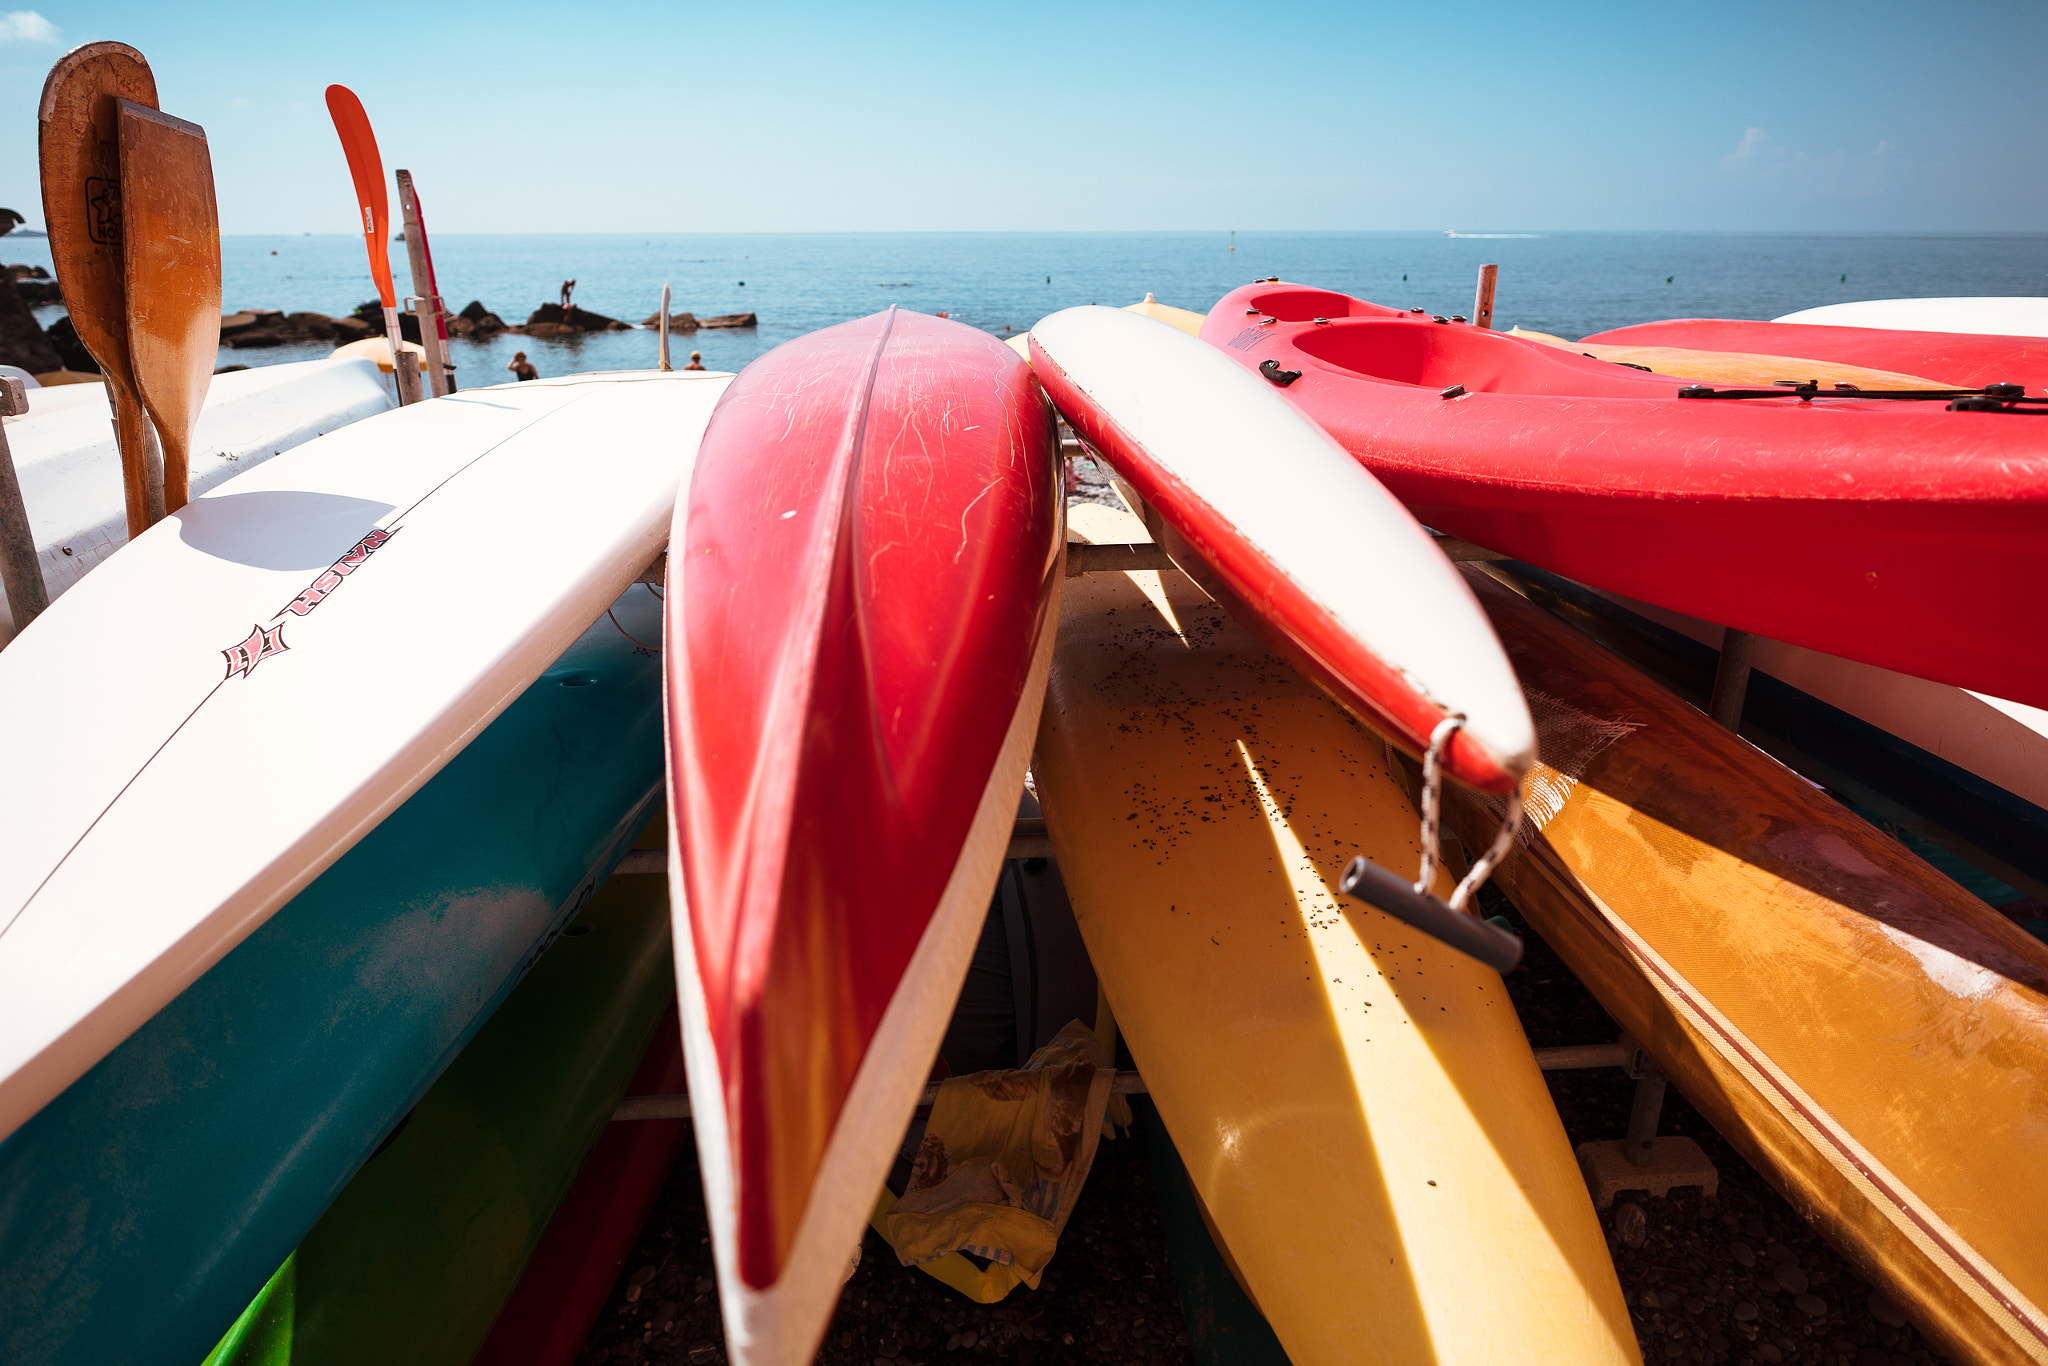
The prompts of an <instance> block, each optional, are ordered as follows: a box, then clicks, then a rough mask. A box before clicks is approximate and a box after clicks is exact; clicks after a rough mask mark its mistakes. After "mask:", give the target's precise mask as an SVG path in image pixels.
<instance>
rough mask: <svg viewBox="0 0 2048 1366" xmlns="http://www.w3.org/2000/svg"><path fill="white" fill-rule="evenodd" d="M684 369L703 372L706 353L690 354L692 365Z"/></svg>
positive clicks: (693, 352) (695, 352) (696, 352)
mask: <svg viewBox="0 0 2048 1366" xmlns="http://www.w3.org/2000/svg"><path fill="white" fill-rule="evenodd" d="M683 368H684V369H685V370H702V369H703V368H704V353H703V352H702V351H692V352H691V353H690V363H689V364H688V365H685V366H684V367H683Z"/></svg>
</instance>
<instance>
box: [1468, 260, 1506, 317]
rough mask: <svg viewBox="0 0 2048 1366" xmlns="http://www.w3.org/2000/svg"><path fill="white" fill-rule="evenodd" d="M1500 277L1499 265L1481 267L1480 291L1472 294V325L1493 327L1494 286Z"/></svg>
mask: <svg viewBox="0 0 2048 1366" xmlns="http://www.w3.org/2000/svg"><path fill="white" fill-rule="evenodd" d="M1499 278H1500V267H1499V266H1481V267H1480V268H1479V292H1478V293H1477V294H1474V295H1473V296H1472V325H1473V326H1474V327H1484V328H1488V329H1491V328H1492V326H1493V286H1494V283H1495V281H1497V280H1498V279H1499Z"/></svg>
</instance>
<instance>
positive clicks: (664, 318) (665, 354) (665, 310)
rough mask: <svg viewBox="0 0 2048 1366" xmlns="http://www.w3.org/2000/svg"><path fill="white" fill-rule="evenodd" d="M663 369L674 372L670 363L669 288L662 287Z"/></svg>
mask: <svg viewBox="0 0 2048 1366" xmlns="http://www.w3.org/2000/svg"><path fill="white" fill-rule="evenodd" d="M661 368H662V369H664V370H673V369H675V367H674V366H673V365H670V364H669V363H668V286H667V285H663V286H662V287H661Z"/></svg>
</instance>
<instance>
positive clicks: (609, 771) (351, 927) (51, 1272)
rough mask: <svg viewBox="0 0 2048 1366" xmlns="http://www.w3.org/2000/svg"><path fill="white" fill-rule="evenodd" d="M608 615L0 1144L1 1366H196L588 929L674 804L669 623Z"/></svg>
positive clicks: (628, 600) (632, 605)
mask: <svg viewBox="0 0 2048 1366" xmlns="http://www.w3.org/2000/svg"><path fill="white" fill-rule="evenodd" d="M614 612H615V614H616V616H617V619H618V624H617V625H614V623H613V622H612V620H611V619H609V618H608V617H600V618H599V619H598V621H597V622H596V624H595V625H593V626H592V627H591V628H590V629H589V630H588V631H586V632H585V633H584V634H583V635H582V637H581V638H579V639H578V640H577V641H576V642H575V643H574V644H573V645H571V646H570V647H569V649H568V650H566V651H565V652H564V653H563V654H562V655H561V657H560V658H559V659H558V660H557V661H556V662H555V663H554V664H553V665H552V666H550V667H549V668H548V669H547V670H546V671H545V672H544V673H543V674H542V675H541V677H540V678H539V679H538V680H537V681H536V682H535V683H534V684H533V685H532V686H531V687H529V688H528V689H527V690H526V691H525V692H524V693H523V694H522V695H521V696H520V697H519V698H518V699H516V700H515V701H514V702H513V703H512V704H511V705H510V706H509V707H508V708H507V709H506V710H505V712H504V713H503V714H502V715H501V716H499V717H498V718H497V720H495V721H494V722H492V723H491V725H490V726H489V727H488V728H486V729H485V730H484V731H483V732H482V733H481V734H480V735H478V736H477V738H476V739H475V740H473V741H472V742H471V743H470V744H469V745H468V746H467V748H465V749H464V750H463V752H462V753H461V754H459V755H457V756H456V757H455V758H454V759H452V760H451V761H450V762H449V763H448V765H447V766H446V767H445V768H444V769H443V770H442V771H441V772H440V773H439V774H437V775H436V776H435V777H434V778H433V779H432V780H431V781H430V782H428V783H427V784H426V785H425V786H424V787H422V788H421V789H420V790H419V791H418V792H417V793H415V794H414V795H413V796H412V798H411V799H409V800H408V801H407V802H405V803H404V804H403V805H402V806H401V807H400V808H399V809H398V810H397V811H395V812H393V813H392V814H391V816H390V817H388V818H387V819H386V820H385V821H384V822H383V823H382V824H380V825H379V826H378V827H377V828H376V829H375V830H373V831H371V832H370V833H369V834H368V835H366V836H365V837H364V838H363V839H362V840H361V841H360V842H359V843H358V844H357V845H356V847H355V848H354V849H352V850H350V851H349V852H348V853H347V854H346V855H344V856H343V857H342V858H341V859H340V860H338V861H337V862H336V863H335V864H334V866H333V867H331V868H330V869H328V871H327V872H326V873H325V874H323V875H322V876H321V877H320V878H319V879H318V880H316V881H315V882H314V883H313V884H312V885H311V886H309V887H308V888H306V890H305V891H303V892H301V893H300V894H299V895H298V896H297V897H295V898H294V899H293V900H292V901H291V902H289V903H288V904H287V905H286V906H285V907H283V908H282V909H281V910H279V911H278V913H277V914H276V915H274V916H273V917H272V918H271V919H270V920H269V922H267V923H266V924H265V925H263V926H262V927H260V928H259V929H258V930H256V931H255V932H254V933H253V934H251V935H250V937H249V938H248V939H247V940H245V941H244V942H243V943H242V944H241V945H240V946H238V947H237V948H236V949H235V950H234V951H233V952H232V953H230V954H229V955H228V956H227V957H225V958H223V959H222V960H221V962H219V963H218V964H216V965H215V966H214V967H213V969H212V970H211V971H209V972H208V973H206V975H205V976H203V977H201V978H200V979H199V981H197V982H195V983H193V984H192V985H191V986H190V987H188V988H187V989H186V990H185V991H184V992H183V993H181V994H180V995H179V996H178V998H177V999H176V1000H174V1001H173V1002H172V1003H171V1004H170V1005H169V1006H167V1007H165V1009H164V1010H163V1011H162V1012H160V1013H159V1014H158V1015H157V1016H156V1017H155V1018H154V1019H152V1020H151V1021H150V1022H149V1023H148V1024H146V1025H145V1026H144V1027H143V1028H142V1029H140V1030H138V1031H137V1032H136V1033H135V1034H134V1035H133V1036H131V1037H130V1038H129V1039H128V1040H127V1041H125V1042H124V1043H123V1044H122V1045H121V1046H120V1047H119V1048H117V1049H115V1050H114V1052H112V1053H111V1054H109V1055H108V1056H107V1057H106V1058H105V1059H103V1060H102V1061H101V1062H100V1063H99V1064H98V1066H96V1067H94V1068H93V1069H92V1071H90V1072H88V1073H87V1074H86V1075H85V1076H84V1077H81V1078H80V1079H79V1080H78V1081H77V1082H76V1083H74V1084H73V1085H72V1086H71V1087H70V1088H69V1089H68V1090H67V1091H65V1092H64V1094H63V1095H61V1096H59V1097H58V1098H57V1099H56V1100H55V1101H53V1102H52V1103H51V1104H50V1105H49V1106H47V1107H45V1108H44V1110H43V1111H42V1112H41V1113H39V1114H38V1115H36V1116H35V1118H34V1119H32V1120H30V1121H29V1122H28V1123H27V1124H25V1125H23V1126H22V1128H20V1129H19V1130H17V1131H16V1132H15V1133H14V1134H13V1135H11V1136H9V1138H8V1139H7V1140H6V1141H5V1142H4V1143H0V1361H6V1362H8V1363H10V1364H16V1363H18V1364H19V1366H65V1364H68V1363H78V1364H79V1366H85V1364H86V1363H91V1366H112V1364H113V1363H122V1362H131V1361H132V1362H159V1361H186V1362H196V1361H199V1360H201V1359H203V1358H204V1357H205V1355H206V1354H207V1352H208V1351H209V1350H210V1349H211V1348H213V1347H214V1346H215V1345H216V1344H217V1343H218V1342H219V1341H220V1338H221V1335H222V1333H223V1332H224V1331H225V1330H226V1329H227V1328H228V1326H229V1325H230V1324H232V1323H233V1322H234V1321H235V1319H236V1317H237V1315H239V1314H240V1313H241V1311H242V1310H243V1309H244V1308H245V1307H247V1306H248V1304H249V1302H250V1300H251V1299H252V1298H253V1297H254V1296H255V1295H256V1294H257V1292H258V1291H259V1290H260V1289H261V1288H262V1287H263V1286H264V1285H265V1284H266V1283H267V1282H268V1281H269V1280H270V1278H271V1276H272V1274H273V1273H275V1272H277V1271H278V1270H279V1267H280V1264H281V1263H283V1262H284V1260H285V1258H286V1257H287V1256H288V1255H289V1254H290V1253H291V1252H292V1250H293V1248H294V1247H295V1246H296V1245H297V1244H298V1242H299V1240H300V1239H301V1238H302V1237H304V1235H305V1234H306V1232H307V1231H308V1230H309V1229H310V1228H311V1227H312V1226H313V1224H314V1222H315V1221H316V1220H317V1219H318V1218H319V1216H320V1214H321V1212H322V1211H323V1210H325V1209H326V1208H327V1206H328V1204H329V1203H330V1202H331V1201H332V1200H333V1199H334V1197H335V1196H336V1194H338V1193H339V1192H340V1190H341V1189H342V1187H343V1186H345V1185H346V1184H347V1182H348V1180H349V1178H350V1177H351V1176H352V1175H353V1174H354V1172H355V1171H356V1170H357V1168H359V1167H360V1166H361V1165H362V1164H363V1162H364V1161H365V1160H366V1159H367V1158H368V1157H369V1156H370V1155H371V1154H372V1153H373V1152H374V1151H375V1150H376V1148H377V1146H378V1144H379V1143H380V1142H381V1141H382V1140H383V1139H384V1138H385V1137H386V1136H387V1134H389V1133H390V1131H391V1129H392V1128H393V1126H394V1125H396V1124H397V1123H398V1122H399V1120H400V1119H401V1118H403V1116H404V1115H405V1114H406V1112H407V1111H408V1110H409V1109H410V1108H411V1107H412V1106H413V1104H415V1103H416V1102H417V1101H418V1100H419V1098H420V1097H421V1096H422V1095H423V1094H424V1093H425V1091H426V1090H427V1088H428V1087H429V1086H430V1085H431V1084H432V1082H433V1081H434V1079H435V1078H436V1077H437V1076H438V1075H439V1074H440V1073H441V1072H442V1070H443V1069H445V1068H446V1067H447V1066H448V1064H449V1063H450V1062H451V1061H452V1060H453V1059H454V1057H455V1056H456V1054H457V1053H458V1052H460V1050H461V1049H462V1047H463V1045H464V1044H466V1043H467V1042H468V1041H469V1039H470V1038H471V1037H472V1036H473V1035H474V1034H475V1033H476V1031H477V1029H478V1028H479V1027H480V1026H481V1025H482V1024H483V1022H484V1021H485V1019H487V1018H488V1017H489V1015H490V1014H491V1012H492V1011H493V1010H494V1009H495V1008H496V1007H497V1005H498V1004H499V1003H500V1002H502V1001H503V1000H504V999H505V997H506V996H507V994H509V992H510V991H511V989H512V987H513V986H514V985H515V984H516V983H517V981H518V980H519V979H520V977H521V976H523V975H524V973H525V972H526V971H527V969H529V968H530V967H532V966H533V963H534V962H535V960H536V959H537V958H538V957H539V955H540V954H541V952H543V951H544V950H545V949H546V947H547V945H548V944H549V943H550V942H552V940H553V938H554V936H555V935H556V934H557V933H558V932H559V931H560V930H561V929H562V927H564V926H565V925H567V924H568V923H569V922H570V921H571V920H572V919H573V918H574V917H575V915H576V914H577V913H578V911H580V910H581V909H582V907H583V905H584V903H585V902H586V901H587V900H588V899H589V897H590V896H591V895H592V893H593V892H594V890H595V889H596V887H597V885H598V884H599V883H600V882H602V881H603V879H604V877H605V876H606V875H608V874H609V872H610V870H611V868H612V867H613V866H614V865H615V864H616V863H617V861H618V859H619V858H620V857H621V856H622V855H623V854H624V852H625V850H626V849H627V848H628V847H629V846H630V845H631V843H632V841H633V839H634V837H635V836H636V835H637V834H638V833H639V831H640V829H641V828H642V826H644V825H645V823H646V821H647V819H648V817H649V816H650V815H651V813H652V812H653V810H654V809H655V806H656V803H657V802H658V800H659V797H660V793H661V784H662V752H661V727H662V720H661V695H660V672H661V668H660V657H659V655H658V654H657V653H656V652H654V651H651V650H648V649H645V648H643V647H641V646H639V645H637V644H635V643H634V642H633V641H632V640H631V639H630V638H629V637H628V636H627V635H626V632H631V633H632V635H633V636H637V637H639V638H640V639H641V640H658V639H659V631H660V602H659V600H658V599H657V598H655V596H654V595H653V594H652V593H651V592H649V591H648V590H646V589H644V588H640V587H637V586H636V587H635V588H634V589H631V590H629V591H628V592H627V593H626V594H625V596H624V597H622V598H621V599H620V600H619V602H618V603H617V604H616V605H615V608H614ZM421 644H422V646H423V647H430V642H422V643H421ZM364 667H366V668H374V667H402V655H400V656H398V657H394V658H393V659H392V660H389V661H366V662H365V664H364ZM323 723H324V724H345V720H344V719H343V718H329V719H327V720H326V721H324V722H323V721H321V720H320V719H319V718H312V719H309V724H323ZM223 762H260V756H251V755H235V756H224V757H223ZM222 819H224V820H231V819H233V813H232V812H223V813H222Z"/></svg>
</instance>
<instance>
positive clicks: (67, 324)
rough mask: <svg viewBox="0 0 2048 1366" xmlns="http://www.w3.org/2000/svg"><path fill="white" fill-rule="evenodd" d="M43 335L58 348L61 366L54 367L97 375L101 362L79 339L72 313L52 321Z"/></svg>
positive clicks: (25, 367)
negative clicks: (72, 323) (94, 357)
mask: <svg viewBox="0 0 2048 1366" xmlns="http://www.w3.org/2000/svg"><path fill="white" fill-rule="evenodd" d="M43 335H44V336H45V337H47V338H48V339H49V342H50V345H51V346H53V347H55V348H56V349H57V356H58V358H59V359H60V360H61V361H62V365H61V366H57V367H53V368H59V369H64V370H76V371H78V372H79V373H80V374H86V375H97V374H98V373H99V372H100V363H99V362H98V361H96V360H94V359H93V358H92V352H90V351H88V350H86V349H85V343H84V342H82V341H80V340H79V339H78V329H77V328H75V327H73V326H72V325H71V315H70V314H68V313H67V314H65V315H64V316H63V317H61V318H59V319H57V321H55V322H53V323H51V324H50V330H49V331H48V332H46V333H44V334H43ZM22 368H23V369H27V368H28V367H27V366H23V367H22ZM38 373H41V372H40V371H39V372H38Z"/></svg>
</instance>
